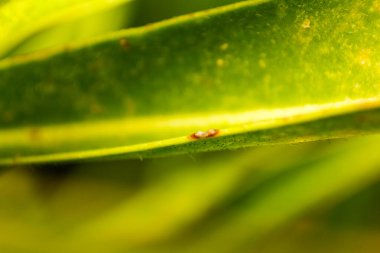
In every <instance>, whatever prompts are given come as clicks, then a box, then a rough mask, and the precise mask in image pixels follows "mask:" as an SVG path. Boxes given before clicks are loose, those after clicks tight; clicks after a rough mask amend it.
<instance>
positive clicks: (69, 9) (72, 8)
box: [0, 0, 129, 56]
mask: <svg viewBox="0 0 380 253" xmlns="http://www.w3.org/2000/svg"><path fill="white" fill-rule="evenodd" d="M127 1H129V0H111V1H105V0H86V1H78V0H59V1H57V0H56V1H49V2H48V3H46V2H45V1H40V0H34V1H31V0H9V1H4V2H3V3H1V2H0V24H1V27H0V56H5V55H10V54H15V53H24V52H28V51H32V50H33V49H40V48H44V47H48V46H53V45H57V44H59V43H58V42H69V41H72V39H78V38H85V37H90V36H94V35H96V34H99V33H101V32H104V31H110V29H111V28H115V27H119V28H120V23H121V15H120V14H119V13H117V11H116V10H114V11H113V14H114V15H115V17H112V16H111V15H110V13H109V12H110V11H108V12H107V10H108V9H111V8H113V7H115V6H118V5H120V4H122V3H125V2H127ZM101 12H104V13H103V16H101V14H99V13H101ZM111 12H112V11H111ZM96 14H97V15H98V16H96ZM95 18H96V19H97V20H95ZM104 18H106V20H102V19H104ZM74 20H76V21H77V22H76V24H77V26H76V27H75V25H74V24H72V23H71V24H70V22H72V21H74ZM78 22H79V23H80V24H79V25H78ZM101 22H102V23H101ZM66 23H68V24H66ZM69 29H70V30H71V31H69ZM75 29H81V30H82V32H81V33H79V32H77V31H78V30H75ZM51 30H54V31H51ZM111 30H112V29H111ZM46 32H47V34H46ZM47 36H49V38H47ZM27 39H31V41H29V42H27V43H28V45H21V44H22V43H23V42H25V40H27ZM70 39H71V40H70ZM20 46H21V48H18V47H20Z"/></svg>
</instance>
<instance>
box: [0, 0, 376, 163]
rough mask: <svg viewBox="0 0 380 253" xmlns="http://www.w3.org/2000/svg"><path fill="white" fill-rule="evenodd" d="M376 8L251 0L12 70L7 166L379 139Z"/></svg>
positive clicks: (13, 64) (3, 156)
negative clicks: (201, 135)
mask: <svg viewBox="0 0 380 253" xmlns="http://www.w3.org/2000/svg"><path fill="white" fill-rule="evenodd" d="M378 6H379V4H378V1H365V2H357V1H353V0H351V1H344V2H342V1H338V0H335V1H323V0H314V1H309V2H307V3H305V2H304V1H301V0H297V1H296V0H288V1H273V2H266V1H246V2H241V3H237V4H233V5H230V6H226V7H220V8H216V9H213V10H210V11H204V12H200V13H197V14H192V15H188V16H183V17H179V18H175V19H172V20H168V21H164V22H161V23H157V24H153V25H150V26H146V27H142V28H136V29H130V30H126V31H122V32H119V33H115V34H112V35H110V36H107V37H105V38H103V39H99V40H96V41H94V42H92V43H83V44H81V45H75V46H71V47H66V48H65V49H64V50H61V51H54V52H40V53H39V54H36V55H32V56H27V57H18V58H13V59H9V60H4V61H2V62H0V90H1V95H0V96H1V100H0V122H1V129H0V164H13V163H39V162H54V161H68V160H76V159H88V158H100V157H113V158H115V157H118V158H119V157H151V156H157V155H169V154H175V153H188V152H196V151H203V150H218V149H226V148H238V147H244V146H253V145H263V144H276V143H294V142H303V141H312V140H320V139H330V138H341V137H349V136H354V135H361V134H368V133H374V132H378V131H379V127H380V114H379V112H380V111H379V106H380V89H379V84H380V82H379V81H380V78H379V75H380V67H379V66H380V54H379V50H378V45H379V42H380V36H379V33H378V32H377V31H378V28H379V20H380V11H379V7H378ZM208 129H219V130H220V131H219V134H218V136H216V137H213V138H206V139H204V140H196V139H194V138H191V134H192V133H194V132H196V131H198V130H203V131H207V130H208Z"/></svg>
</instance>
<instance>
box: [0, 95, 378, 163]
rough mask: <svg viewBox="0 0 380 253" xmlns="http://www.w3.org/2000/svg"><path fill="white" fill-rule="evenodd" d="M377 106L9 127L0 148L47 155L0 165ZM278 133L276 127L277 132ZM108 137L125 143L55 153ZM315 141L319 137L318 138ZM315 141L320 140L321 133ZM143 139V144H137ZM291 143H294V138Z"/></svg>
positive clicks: (130, 149)
mask: <svg viewBox="0 0 380 253" xmlns="http://www.w3.org/2000/svg"><path fill="white" fill-rule="evenodd" d="M379 106H380V100H379V99H377V98H370V99H363V100H357V101H345V102H337V103H331V104H323V105H305V106H303V107H296V108H288V109H277V110H273V111H253V112H245V113H240V114H238V113H236V114H215V115H212V116H207V115H205V116H197V115H192V116H188V117H183V116H182V117H180V116H175V117H172V118H169V117H167V118H166V119H162V118H152V117H148V118H141V119H134V120H124V121H123V120H119V121H104V122H87V123H81V124H71V125H57V126H47V127H41V128H36V127H32V128H31V127H28V128H21V129H11V130H5V131H0V136H2V139H0V147H2V148H3V149H7V148H9V150H12V148H15V147H16V148H17V147H19V148H22V147H29V148H30V149H31V151H32V150H33V149H38V150H39V151H40V152H41V153H46V154H42V155H38V156H19V157H17V156H15V157H11V158H8V159H7V158H5V159H0V164H4V165H7V164H8V165H9V164H15V163H16V164H23V163H40V162H42V163H43V162H53V161H70V160H81V159H86V158H96V157H107V156H117V155H125V156H128V155H127V154H128V153H132V157H136V156H137V157H142V156H143V155H141V154H133V153H136V152H139V151H140V152H141V151H147V150H155V149H160V148H165V147H168V146H175V145H181V144H186V143H189V142H194V141H196V140H194V139H192V138H191V137H190V135H191V134H192V133H193V132H195V131H197V130H207V129H211V128H214V129H218V130H219V137H221V136H233V135H240V134H244V133H246V132H255V131H260V130H265V129H275V128H279V129H280V128H281V127H284V126H288V125H297V124H301V123H305V122H310V121H318V120H323V119H325V118H333V117H334V116H339V115H345V114H350V113H355V112H357V113H358V115H359V116H357V117H358V118H359V119H360V113H361V112H363V111H368V110H372V109H375V108H378V107H379ZM364 120H365V119H364ZM358 130H359V129H358ZM186 131H187V132H186ZM279 132H281V130H279ZM160 135H164V136H169V137H170V136H172V137H173V138H164V139H161V140H155V138H156V139H157V136H160ZM181 135H182V136H181ZM183 135H184V136H183ZM67 136H70V138H67ZM134 136H138V137H139V138H140V139H139V140H138V142H137V143H133V142H130V141H133V140H134V138H133V137H134ZM346 136H349V135H341V136H340V135H339V134H337V136H336V137H337V138H342V137H346ZM297 138H298V139H299V141H302V136H298V137H297ZM108 139H118V140H122V142H124V145H121V144H120V146H116V147H115V146H114V145H115V142H113V144H112V145H113V147H107V148H94V147H92V148H90V147H89V149H88V150H82V151H80V152H78V151H74V152H64V151H60V149H62V150H67V149H72V150H75V146H76V144H77V143H82V142H83V143H89V144H92V143H94V142H95V141H99V140H108ZM316 139H318V137H317V138H316ZM316 139H313V140H316ZM320 139H324V138H323V137H322V136H321V137H320ZM142 140H143V141H144V143H143V144H139V142H140V143H141V142H142ZM129 142H130V143H129ZM271 142H273V143H275V140H268V141H267V142H266V144H270V143H271ZM295 142H297V141H296V140H295ZM258 144H259V143H252V144H251V145H258ZM102 145H103V146H107V142H105V143H102ZM51 150H55V152H54V153H50V152H51ZM189 151H191V150H189ZM193 151H195V150H193ZM49 153H50V154H49Z"/></svg>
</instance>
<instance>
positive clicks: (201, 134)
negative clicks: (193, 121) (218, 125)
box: [190, 129, 219, 139]
mask: <svg viewBox="0 0 380 253" xmlns="http://www.w3.org/2000/svg"><path fill="white" fill-rule="evenodd" d="M218 133H219V130H217V129H209V130H207V131H206V132H204V131H197V132H195V133H193V134H191V135H190V138H191V139H206V138H210V137H214V136H216V135H217V134H218Z"/></svg>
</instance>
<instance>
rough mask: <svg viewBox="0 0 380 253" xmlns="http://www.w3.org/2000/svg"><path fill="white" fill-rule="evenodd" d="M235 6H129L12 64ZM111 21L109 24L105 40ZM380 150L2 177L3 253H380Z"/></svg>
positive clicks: (316, 148) (303, 150) (65, 32)
mask: <svg viewBox="0 0 380 253" xmlns="http://www.w3.org/2000/svg"><path fill="white" fill-rule="evenodd" d="M231 2H236V1H231V0H223V1H216V0H196V1H188V0H170V1H169V0H165V1H156V0H135V1H133V2H130V3H127V4H126V5H125V6H124V8H123V9H121V8H120V7H118V8H116V9H115V10H109V12H107V13H106V14H104V13H103V14H102V15H101V16H96V15H95V16H93V17H90V19H86V20H79V21H78V20H75V21H73V23H71V24H68V25H67V24H65V27H60V28H54V29H52V30H46V31H44V32H42V33H41V34H40V35H39V36H36V37H34V38H32V39H30V40H29V41H27V42H25V43H24V44H23V45H22V46H20V47H19V48H18V49H17V50H15V51H14V53H15V54H17V53H24V52H30V51H33V50H37V49H41V47H42V46H41V45H43V47H50V46H54V45H56V44H60V43H63V42H65V41H70V40H73V39H83V38H84V37H86V38H89V37H92V36H96V35H97V34H102V33H104V32H109V31H113V30H117V29H120V28H122V27H124V28H126V27H134V26H140V25H145V24H147V23H151V22H155V21H159V20H163V19H166V18H170V17H173V16H177V15H180V14H185V13H190V12H194V11H198V10H202V9H207V8H212V7H215V6H219V5H225V4H228V3H231ZM1 4H2V2H0V8H1ZM113 11H115V12H113ZM115 13H118V14H117V15H116V14H115ZM103 15H104V16H103ZM107 17H108V18H109V17H114V18H115V20H116V21H115V20H114V21H113V22H112V25H109V26H108V25H104V26H103V28H101V29H100V28H99V23H103V22H104V20H109V19H108V18H107ZM89 20H92V21H89ZM91 22H93V23H91ZM78 23H81V24H82V25H83V24H85V25H86V27H93V28H94V31H96V32H89V33H87V34H83V33H82V32H81V31H82V30H83V26H79V25H78ZM115 24H116V25H115ZM74 27H76V29H74ZM90 30H91V29H90ZM90 30H88V31H90ZM78 34H80V35H81V36H78ZM52 38H55V39H54V40H52ZM42 41H44V42H45V43H42ZM36 45H38V47H37V46H36ZM379 143H380V136H367V137H358V138H353V139H350V140H334V141H320V142H315V143H306V144H296V145H279V146H269V147H259V148H254V149H244V150H236V151H221V152H211V153H202V154H196V155H195V154H194V155H183V156H174V157H168V158H159V159H144V160H127V161H113V162H112V161H111V162H110V161H108V162H107V161H104V162H92V163H63V164H53V165H35V166H25V167H12V168H0V252H2V253H3V252H4V253H21V252H22V253H44V252H99V253H100V252H110V253H112V252H115V253H116V252H120V253H121V252H268V253H271V252H273V253H274V252H276V253H277V252H278V253H280V252H281V253H285V252H289V253H290V252H334V253H338V252H345V253H349V252H357V253H359V252H360V253H363V252H378V251H380V243H379V242H380V201H379V199H380V153H379V150H380V144H379Z"/></svg>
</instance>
